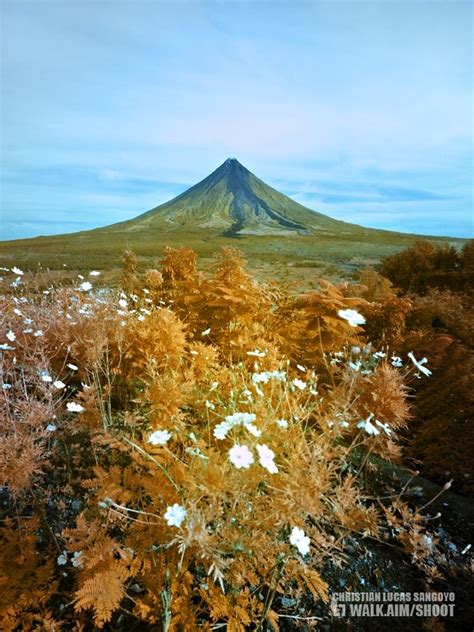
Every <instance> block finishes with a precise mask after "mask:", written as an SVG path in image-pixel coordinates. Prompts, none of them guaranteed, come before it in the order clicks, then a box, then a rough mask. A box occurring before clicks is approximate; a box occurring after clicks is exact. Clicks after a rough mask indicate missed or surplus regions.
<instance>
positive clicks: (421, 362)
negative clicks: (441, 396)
mask: <svg viewBox="0 0 474 632" xmlns="http://www.w3.org/2000/svg"><path fill="white" fill-rule="evenodd" d="M407 355H408V357H409V358H410V360H411V361H412V362H413V364H414V365H415V366H416V368H417V369H418V370H419V371H421V372H422V373H424V374H425V375H427V376H428V377H429V376H430V375H431V371H430V370H429V369H428V368H427V367H426V366H423V365H424V364H426V363H427V362H428V360H427V358H423V359H422V360H417V359H416V358H415V356H414V355H413V352H412V351H410V352H409V353H408V354H407Z"/></svg>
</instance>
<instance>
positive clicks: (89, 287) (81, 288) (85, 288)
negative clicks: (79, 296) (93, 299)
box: [77, 281, 92, 292]
mask: <svg viewBox="0 0 474 632" xmlns="http://www.w3.org/2000/svg"><path fill="white" fill-rule="evenodd" d="M77 289H78V290H79V291H80V292H89V290H92V283H90V282H89V281H84V283H81V285H80V286H79V287H78V288H77Z"/></svg>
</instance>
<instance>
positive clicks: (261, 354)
mask: <svg viewBox="0 0 474 632" xmlns="http://www.w3.org/2000/svg"><path fill="white" fill-rule="evenodd" d="M247 355H248V356H254V357H255V358H264V357H265V356H266V355H267V354H266V353H265V351H259V350H258V349H255V350H254V351H247Z"/></svg>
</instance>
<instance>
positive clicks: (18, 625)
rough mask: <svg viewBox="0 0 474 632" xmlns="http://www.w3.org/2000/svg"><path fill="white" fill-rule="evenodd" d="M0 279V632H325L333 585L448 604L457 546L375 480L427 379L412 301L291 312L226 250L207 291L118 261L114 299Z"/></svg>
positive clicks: (168, 265) (179, 275)
mask: <svg viewBox="0 0 474 632" xmlns="http://www.w3.org/2000/svg"><path fill="white" fill-rule="evenodd" d="M466 252H467V251H466ZM3 274H4V280H3V283H4V286H3V297H2V309H1V314H2V315H1V322H0V327H1V331H2V334H1V335H2V341H1V354H2V355H1V364H0V371H1V377H0V379H1V381H2V386H3V388H2V404H1V406H2V409H1V410H2V439H1V441H2V449H1V454H2V457H1V461H0V472H1V479H2V483H3V489H2V514H1V516H2V533H1V537H2V540H3V543H2V544H3V556H2V559H1V561H0V563H1V564H2V569H1V571H2V572H1V575H2V576H3V577H4V578H7V577H8V580H6V579H5V580H2V581H3V584H2V593H1V596H0V616H1V617H2V621H3V629H5V630H18V629H19V630H35V629H37V630H58V629H65V630H94V629H101V628H104V629H108V630H131V629H137V630H144V629H145V630H147V629H149V630H154V629H164V630H197V629H204V630H206V629H207V630H211V629H220V628H226V629H228V630H250V629H261V630H277V629H279V628H280V629H282V630H286V629H296V628H297V627H298V626H300V628H301V629H309V628H308V626H310V625H311V626H316V625H317V624H318V622H323V623H324V622H325V624H327V625H328V624H330V625H331V626H332V629H336V630H337V629H346V628H345V627H344V626H345V625H346V623H347V622H344V621H343V622H340V621H339V619H338V618H337V616H336V615H337V612H336V610H335V606H334V602H332V601H331V595H332V594H333V593H334V592H335V591H340V590H341V588H343V587H345V589H350V590H368V589H369V590H376V589H378V590H382V589H384V588H385V589H387V590H390V591H393V590H395V591H396V590H415V589H418V590H422V589H424V588H426V587H428V588H430V587H431V588H436V589H441V587H443V586H444V588H445V589H446V586H447V587H449V586H451V588H452V587H453V586H459V585H461V586H465V580H464V579H463V578H464V576H465V575H467V573H468V567H467V566H466V564H465V561H466V560H467V557H468V551H469V549H466V550H465V548H466V544H467V542H466V541H465V540H463V538H465V537H466V534H457V535H456V536H450V535H449V534H446V531H445V530H444V532H443V529H441V527H440V525H441V523H440V521H439V520H440V517H439V516H437V515H436V512H435V511H434V509H433V507H434V503H433V502H432V500H433V499H432V498H423V499H422V500H419V501H417V496H416V495H414V494H413V490H412V489H411V488H410V485H409V482H408V483H407V484H405V485H401V484H400V485H399V486H398V487H397V484H396V483H395V484H394V483H393V481H392V482H390V484H389V482H388V480H387V478H388V477H386V476H385V475H384V467H383V466H381V465H380V463H381V462H382V463H387V465H388V464H389V463H391V462H400V460H401V459H402V458H405V456H404V453H402V448H401V439H404V442H405V443H406V442H407V437H408V436H409V433H410V424H411V423H412V422H411V421H410V418H411V416H412V415H413V409H412V410H410V405H409V403H408V396H409V395H413V394H414V392H415V391H419V394H420V395H423V392H424V391H423V389H424V387H425V385H426V384H429V382H430V380H432V379H433V378H434V377H436V376H434V375H433V374H432V371H433V370H434V367H433V365H432V360H431V357H430V356H429V354H428V353H427V354H426V356H427V358H428V359H426V358H424V357H423V355H421V354H420V352H419V349H420V348H422V347H423V345H424V344H425V345H426V344H427V340H428V337H429V336H430V335H431V336H432V335H433V332H432V331H431V330H430V327H431V323H432V320H430V318H431V316H428V317H427V320H426V318H425V321H426V322H424V324H423V322H422V321H423V318H424V317H426V315H427V314H431V315H432V313H433V310H435V309H436V305H437V303H436V301H435V299H434V298H433V296H432V295H430V296H431V299H426V297H425V298H424V299H421V298H420V299H417V300H418V303H417V302H416V300H415V299H413V298H411V299H410V298H407V297H403V296H397V294H396V293H395V292H394V290H393V288H392V287H391V284H390V283H389V282H388V281H387V280H386V279H384V278H383V277H380V276H379V275H378V274H377V273H375V272H373V271H366V272H365V273H364V274H363V275H362V276H361V279H360V282H359V283H358V284H347V283H343V284H340V285H338V286H335V285H333V284H331V283H329V282H327V281H319V282H318V284H317V288H316V289H315V290H314V291H312V292H310V293H306V294H302V295H296V296H295V294H294V293H293V292H292V293H288V292H285V291H284V290H283V289H282V288H281V287H280V286H279V285H277V284H272V285H269V284H263V283H257V282H256V281H255V280H254V279H253V278H252V277H251V276H250V275H249V274H248V273H247V272H246V271H245V269H244V266H243V260H242V257H241V255H240V253H238V252H237V251H234V250H229V249H227V250H224V251H223V252H222V253H221V255H220V256H219V258H218V259H217V260H216V262H215V266H214V269H213V271H212V274H210V275H209V274H206V275H204V274H203V273H202V272H201V271H200V270H199V268H198V266H197V259H196V255H195V253H193V251H191V250H189V249H180V250H173V249H167V251H166V254H165V256H164V258H163V259H162V260H161V262H160V264H159V266H158V267H157V268H155V269H148V270H146V271H144V272H143V273H140V272H139V271H138V270H137V261H136V257H135V255H134V254H133V253H132V252H128V253H126V255H125V256H124V259H123V270H122V273H121V279H120V288H118V289H113V288H111V287H110V286H109V285H108V284H107V283H104V282H103V281H102V279H103V273H101V271H99V270H89V271H88V274H87V277H86V276H85V275H82V277H81V278H76V279H75V282H74V284H72V285H69V286H67V287H63V286H62V285H61V284H60V283H57V282H56V284H52V283H51V282H47V283H46V282H45V278H44V276H41V277H39V278H38V277H37V276H35V275H28V274H25V273H24V271H23V270H22V269H21V268H19V267H18V265H15V266H13V265H12V266H10V267H9V269H8V270H4V273H3ZM438 298H439V297H438ZM420 300H421V301H423V300H425V303H426V304H423V303H422V302H421V303H420ZM456 300H458V299H456V298H451V306H450V309H451V310H452V309H455V311H456V313H457V318H458V321H462V317H463V314H464V316H466V314H467V313H468V308H467V306H466V305H464V304H463V300H462V299H461V298H459V300H458V303H456ZM430 301H431V302H430ZM453 301H454V302H453ZM438 303H439V305H446V295H444V298H443V299H442V300H439V301H438ZM439 305H438V307H437V309H439ZM430 310H431V311H430ZM463 310H464V312H463ZM449 313H450V312H449ZM446 314H448V312H446V311H445V314H444V318H445V320H447V316H446ZM410 319H411V320H410ZM416 319H418V321H417V320H416ZM415 322H418V323H420V322H421V323H422V324H418V325H417V328H416V330H415V329H413V328H412V327H413V325H411V324H410V323H415ZM462 322H464V321H462ZM467 323H468V320H467V316H466V322H465V324H464V326H465V328H466V329H465V332H464V334H463V335H466V336H467V335H468V333H467V332H468V324H467ZM448 324H449V323H448ZM423 328H424V329H423ZM423 331H425V334H422V332H423ZM417 332H418V333H417ZM445 336H446V334H445ZM446 344H447V343H446ZM408 345H410V346H408ZM448 346H449V345H448ZM445 348H447V347H446V346H445ZM462 353H463V352H462V349H461V347H459V348H458V354H461V357H463V356H462ZM435 356H436V362H441V361H440V360H439V358H440V357H441V356H440V351H439V345H438V350H437V353H436V354H435ZM462 396H463V392H462V391H460V392H459V394H458V401H461V400H460V398H461V397H462ZM377 459H378V460H377ZM380 459H381V460H382V461H380ZM455 467H458V468H459V471H456V475H455V476H454V475H453V476H452V477H451V478H455V481H454V485H458V489H461V487H460V486H459V480H458V479H459V477H461V478H464V479H465V477H464V474H466V473H467V474H468V475H469V470H468V468H469V464H468V462H467V461H464V462H459V463H457V464H453V468H455ZM463 483H464V484H465V483H466V479H465V480H464V481H463ZM442 484H443V485H444V487H443V488H442V490H441V491H443V490H445V491H446V490H448V489H449V487H451V485H452V484H453V483H452V481H449V480H448V477H445V479H444V481H442ZM466 490H467V491H469V490H468V488H467V487H466ZM461 491H463V490H462V489H461ZM442 532H443V533H442ZM453 537H454V539H456V538H457V541H456V542H453V540H452V538H453ZM463 582H464V583H463ZM463 616H464V615H463V613H462V612H461V613H458V614H457V618H456V620H453V621H450V620H449V619H448V620H445V621H444V624H445V625H446V626H447V628H446V629H462V628H461V627H460V626H461V625H463V624H464V621H465V620H466V619H463ZM425 623H426V624H427V625H431V626H438V627H437V628H436V627H435V628H433V627H432V628H431V629H443V627H442V625H443V623H442V622H441V621H426V622H425ZM385 624H390V625H391V628H390V629H394V630H396V629H399V626H402V627H403V629H405V630H407V629H421V628H420V627H412V628H409V627H408V625H407V622H406V621H405V622H403V621H397V620H393V621H390V622H389V621H388V620H385ZM451 624H453V625H454V624H455V625H457V626H458V627H457V628H455V627H450V625H451ZM357 625H358V624H357V623H354V626H356V627H354V629H360V630H362V629H364V630H368V629H374V630H375V629H380V628H377V627H373V628H371V627H370V626H366V625H365V623H361V624H360V625H361V626H362V627H357ZM374 625H375V626H376V625H378V622H374ZM304 626H306V628H304ZM364 626H365V627H364ZM440 626H441V627H440Z"/></svg>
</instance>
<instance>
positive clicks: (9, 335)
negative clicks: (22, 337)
mask: <svg viewBox="0 0 474 632" xmlns="http://www.w3.org/2000/svg"><path fill="white" fill-rule="evenodd" d="M6 335H7V338H8V340H9V341H10V342H14V341H15V340H16V336H15V332H14V331H12V330H11V329H10V331H7V334H6Z"/></svg>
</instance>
